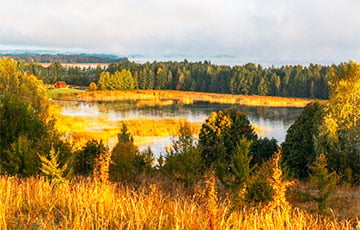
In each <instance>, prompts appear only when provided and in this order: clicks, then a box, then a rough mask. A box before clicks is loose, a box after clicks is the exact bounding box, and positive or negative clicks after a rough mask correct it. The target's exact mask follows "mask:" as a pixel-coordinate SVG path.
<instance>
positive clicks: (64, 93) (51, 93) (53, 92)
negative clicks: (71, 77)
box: [47, 88, 84, 98]
mask: <svg viewBox="0 0 360 230" xmlns="http://www.w3.org/2000/svg"><path fill="white" fill-rule="evenodd" d="M82 92H84V90H80V89H72V88H61V89H57V88H55V89H48V90H47V97H49V98H60V97H72V96H74V95H76V94H78V93H82Z"/></svg>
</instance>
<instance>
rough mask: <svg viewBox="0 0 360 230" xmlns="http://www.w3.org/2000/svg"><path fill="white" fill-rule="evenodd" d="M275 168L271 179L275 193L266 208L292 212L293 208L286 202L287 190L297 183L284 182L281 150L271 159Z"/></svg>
mask: <svg viewBox="0 0 360 230" xmlns="http://www.w3.org/2000/svg"><path fill="white" fill-rule="evenodd" d="M271 161H272V162H271V163H272V166H273V172H272V177H271V178H270V181H269V182H270V186H271V188H272V189H273V191H274V195H273V197H272V198H273V200H272V201H271V202H269V204H268V205H267V206H266V207H265V208H268V209H278V208H281V209H283V210H284V212H285V211H287V210H290V209H291V206H290V204H289V203H288V202H287V200H286V190H287V188H288V187H289V186H291V185H293V184H294V183H295V181H291V182H289V181H284V178H283V172H282V169H281V166H280V161H281V150H279V151H278V152H277V153H275V154H274V156H273V158H272V159H271Z"/></svg>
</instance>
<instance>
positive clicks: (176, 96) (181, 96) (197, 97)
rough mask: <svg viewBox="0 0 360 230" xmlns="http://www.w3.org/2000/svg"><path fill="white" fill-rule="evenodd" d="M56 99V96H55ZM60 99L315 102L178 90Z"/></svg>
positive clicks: (153, 102) (260, 103) (251, 103)
mask: <svg viewBox="0 0 360 230" xmlns="http://www.w3.org/2000/svg"><path fill="white" fill-rule="evenodd" d="M55 98H56V96H55ZM58 98H71V99H76V100H81V101H116V100H148V105H162V104H159V103H164V101H167V102H166V103H168V104H169V103H171V101H174V100H176V101H178V102H179V103H181V104H192V103H193V102H194V101H206V102H210V103H220V104H239V105H248V106H271V107H304V106H305V105H306V104H308V103H309V102H311V101H313V100H310V99H305V98H287V97H286V98H285V97H273V96H257V95H233V94H219V93H203V92H189V91H176V90H98V91H92V92H89V91H82V92H76V93H72V94H63V95H60V96H58Z"/></svg>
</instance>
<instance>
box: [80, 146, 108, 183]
mask: <svg viewBox="0 0 360 230" xmlns="http://www.w3.org/2000/svg"><path fill="white" fill-rule="evenodd" d="M108 151H109V148H108V147H106V146H105V145H104V144H103V142H102V140H101V141H97V140H90V141H88V142H87V143H86V144H85V146H84V147H83V148H82V150H80V151H78V152H77V153H76V157H75V167H74V172H75V174H78V175H82V176H85V177H86V176H89V175H91V174H92V173H93V171H94V166H95V159H96V158H98V157H99V156H100V155H101V154H105V153H106V152H108Z"/></svg>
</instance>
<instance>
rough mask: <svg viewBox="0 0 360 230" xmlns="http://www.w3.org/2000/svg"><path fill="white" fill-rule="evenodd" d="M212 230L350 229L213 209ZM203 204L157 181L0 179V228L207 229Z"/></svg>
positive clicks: (292, 215) (305, 217)
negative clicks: (137, 184)
mask: <svg viewBox="0 0 360 230" xmlns="http://www.w3.org/2000/svg"><path fill="white" fill-rule="evenodd" d="M214 208H215V209H216V215H215V216H214V219H213V220H214V227H215V229H280V230H281V229H352V228H356V227H355V225H356V224H357V225H359V222H358V221H353V222H350V221H348V220H343V221H339V220H337V219H330V218H325V217H321V216H317V215H311V214H308V213H305V212H304V211H301V210H299V209H293V210H291V211H290V212H288V211H283V210H282V209H255V208H244V209H242V210H238V211H230V210H231V203H230V201H229V200H227V199H225V200H220V201H218V202H217V203H216V206H215V207H214ZM208 228H209V218H208V212H207V205H206V204H205V203H203V202H201V200H199V198H198V197H197V196H191V195H189V196H185V195H183V194H179V193H177V194H176V195H170V194H169V193H167V192H165V191H163V190H162V189H161V188H160V187H158V186H157V185H150V186H140V187H139V188H138V189H136V190H135V189H134V188H132V187H129V186H126V185H121V184H111V183H109V184H95V183H93V182H91V181H85V180H80V181H79V180H77V181H72V182H70V183H69V185H60V186H56V185H54V184H51V183H49V182H48V181H46V180H44V179H43V178H24V179H21V178H18V177H7V176H2V177H0V229H208Z"/></svg>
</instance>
